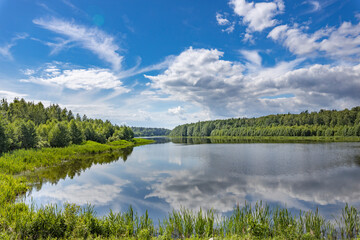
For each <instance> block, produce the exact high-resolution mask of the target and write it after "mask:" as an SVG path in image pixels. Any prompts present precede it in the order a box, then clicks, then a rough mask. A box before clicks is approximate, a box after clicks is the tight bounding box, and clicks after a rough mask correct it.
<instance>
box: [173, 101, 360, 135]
mask: <svg viewBox="0 0 360 240" xmlns="http://www.w3.org/2000/svg"><path fill="white" fill-rule="evenodd" d="M170 136H176V137H179V136H182V137H208V136H212V137H215V136H233V137H248V136H251V137H252V136H293V137H298V136H303V137H306V136H324V137H332V136H340V137H348V136H356V137H359V136H360V106H358V107H354V108H352V109H351V110H349V109H345V110H342V111H337V110H323V109H322V110H320V111H319V112H311V113H309V112H308V111H304V112H301V113H300V114H290V113H288V114H277V115H268V116H264V117H258V118H231V119H226V120H214V121H202V122H197V123H190V124H184V125H179V126H177V127H175V128H174V129H173V130H172V131H171V133H170Z"/></svg>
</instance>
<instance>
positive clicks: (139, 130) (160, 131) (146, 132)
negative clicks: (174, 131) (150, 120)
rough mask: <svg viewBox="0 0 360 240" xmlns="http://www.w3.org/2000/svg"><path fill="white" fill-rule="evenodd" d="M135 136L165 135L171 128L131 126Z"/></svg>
mask: <svg viewBox="0 0 360 240" xmlns="http://www.w3.org/2000/svg"><path fill="white" fill-rule="evenodd" d="M131 129H132V130H133V132H134V136H135V137H151V136H167V135H169V134H170V132H171V130H169V129H166V128H145V127H131Z"/></svg>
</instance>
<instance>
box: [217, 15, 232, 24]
mask: <svg viewBox="0 0 360 240" xmlns="http://www.w3.org/2000/svg"><path fill="white" fill-rule="evenodd" d="M216 21H217V23H218V24H219V25H220V26H225V25H229V24H230V21H229V20H227V19H226V18H225V17H224V16H223V15H222V14H221V13H216Z"/></svg>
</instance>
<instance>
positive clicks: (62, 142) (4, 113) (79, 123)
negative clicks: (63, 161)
mask: <svg viewBox="0 0 360 240" xmlns="http://www.w3.org/2000/svg"><path fill="white" fill-rule="evenodd" d="M133 137H134V133H133V131H132V129H131V128H130V127H127V126H118V125H113V124H111V122H110V121H108V120H106V121H103V120H101V119H91V118H88V117H87V116H86V115H84V116H83V117H80V115H79V114H76V115H75V116H74V114H73V112H72V111H71V110H67V109H66V108H61V107H60V106H59V105H57V104H52V105H50V106H48V107H45V106H44V105H43V104H42V103H41V102H39V103H34V102H26V101H25V100H24V99H17V98H15V99H14V100H13V102H10V103H9V102H8V101H7V100H6V99H2V100H1V101H0V154H1V153H3V152H6V151H11V150H14V149H19V148H35V147H38V148H39V147H48V146H50V147H64V146H67V145H69V144H81V143H82V142H83V141H85V140H92V141H95V142H99V143H105V142H107V141H114V140H131V139H132V138H133Z"/></svg>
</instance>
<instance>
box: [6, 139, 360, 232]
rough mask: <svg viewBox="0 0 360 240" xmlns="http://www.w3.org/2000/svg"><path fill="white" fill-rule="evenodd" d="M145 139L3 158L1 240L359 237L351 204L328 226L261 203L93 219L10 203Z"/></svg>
mask: <svg viewBox="0 0 360 240" xmlns="http://www.w3.org/2000/svg"><path fill="white" fill-rule="evenodd" d="M150 142H151V141H150V140H144V139H135V140H134V142H127V141H117V142H112V143H109V144H99V143H95V142H91V141H88V142H86V143H84V144H82V145H73V146H69V147H66V148H43V149H38V150H34V149H32V150H16V151H14V152H11V153H6V154H3V155H2V156H1V157H0V239H173V238H181V239H209V238H214V239H339V238H343V239H345V238H346V239H349V238H356V237H358V236H359V231H360V215H359V212H358V210H357V209H355V208H353V207H349V206H346V207H345V208H344V209H343V210H342V216H341V217H340V218H338V219H336V221H335V222H334V221H332V222H330V221H327V220H325V219H324V218H323V217H322V216H321V215H320V214H319V213H318V212H317V211H315V212H311V211H309V212H299V213H298V214H297V215H294V214H293V213H291V212H290V211H288V209H286V208H269V207H268V206H267V205H266V204H262V203H261V202H259V203H257V204H256V205H254V206H251V205H248V204H245V206H244V207H240V206H237V207H235V208H234V210H233V211H232V213H231V215H230V216H221V215H219V214H218V213H216V212H214V211H212V210H209V211H202V210H201V209H199V210H198V211H191V210H189V209H181V210H179V211H172V212H170V213H169V214H168V215H167V216H166V217H165V218H164V219H160V220H158V219H152V218H151V216H149V215H148V214H147V212H146V213H145V214H144V215H141V216H140V215H138V214H137V213H135V212H134V210H133V209H132V208H131V207H129V209H128V211H126V212H119V213H113V212H110V213H109V214H108V215H107V216H104V217H98V216H96V213H95V212H94V210H93V208H92V207H91V206H87V207H84V208H82V207H80V206H77V205H73V204H65V205H64V206H56V205H48V206H44V207H41V208H35V207H34V206H28V205H26V204H24V203H15V199H16V197H17V196H18V195H19V194H21V193H24V192H25V191H26V190H27V189H28V188H29V186H30V185H32V184H34V183H35V182H36V181H39V179H42V178H49V176H50V178H51V176H52V177H53V180H54V181H56V179H59V178H63V177H66V176H67V175H69V172H65V173H62V172H58V171H55V170H56V169H57V168H56V166H60V165H61V166H62V165H66V166H67V165H71V164H77V165H79V164H80V169H86V168H88V167H90V166H91V164H93V163H106V162H110V161H113V159H116V158H118V157H121V158H122V159H123V160H124V161H125V160H126V157H127V156H128V154H131V150H128V149H131V148H129V147H133V146H138V145H142V144H147V143H150ZM52 168H54V169H55V170H54V171H52ZM69 169H70V168H69ZM56 174H58V175H56ZM70 174H72V173H70ZM49 181H51V179H50V180H49ZM154 221H156V222H154Z"/></svg>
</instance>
